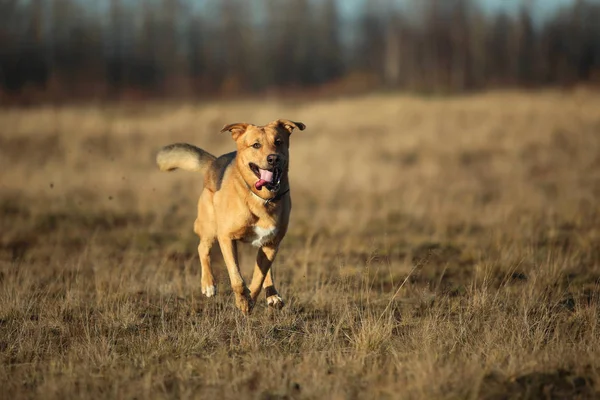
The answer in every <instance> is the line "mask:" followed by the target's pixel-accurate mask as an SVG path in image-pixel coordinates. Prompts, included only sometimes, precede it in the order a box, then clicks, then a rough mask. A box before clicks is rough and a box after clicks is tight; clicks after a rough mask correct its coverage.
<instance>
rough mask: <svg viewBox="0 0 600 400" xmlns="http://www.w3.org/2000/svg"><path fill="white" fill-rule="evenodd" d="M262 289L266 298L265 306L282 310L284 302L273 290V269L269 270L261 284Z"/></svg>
mask: <svg viewBox="0 0 600 400" xmlns="http://www.w3.org/2000/svg"><path fill="white" fill-rule="evenodd" d="M263 289H265V295H266V296H267V304H268V305H269V306H270V307H273V308H282V307H283V306H284V305H285V302H284V301H283V299H282V298H281V296H280V295H279V293H278V292H277V289H275V283H274V282H273V268H269V271H268V272H267V276H266V277H265V281H264V282H263Z"/></svg>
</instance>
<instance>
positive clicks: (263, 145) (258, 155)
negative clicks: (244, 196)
mask: <svg viewBox="0 0 600 400" xmlns="http://www.w3.org/2000/svg"><path fill="white" fill-rule="evenodd" d="M295 128H298V129H300V130H304V129H305V128H306V126H305V125H304V124H303V123H301V122H293V121H289V120H286V119H278V120H276V121H273V122H271V123H269V124H267V125H264V126H256V125H252V124H246V123H235V124H229V125H225V127H223V129H221V132H226V131H229V132H231V136H232V137H233V140H235V142H236V144H237V157H236V159H237V163H238V166H239V167H240V169H241V173H242V176H243V178H244V180H245V181H246V183H247V184H248V185H249V186H250V187H254V188H255V189H256V190H257V191H261V190H262V189H263V188H265V189H267V190H268V191H270V192H273V193H275V192H277V191H278V190H279V186H280V183H281V179H282V178H285V177H286V175H287V170H288V160H289V147H290V135H291V134H292V132H293V131H294V129H295Z"/></svg>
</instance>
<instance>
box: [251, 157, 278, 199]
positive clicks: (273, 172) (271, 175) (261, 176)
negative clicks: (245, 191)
mask: <svg viewBox="0 0 600 400" xmlns="http://www.w3.org/2000/svg"><path fill="white" fill-rule="evenodd" d="M249 167H250V169H251V170H252V172H254V175H256V177H257V178H258V180H257V181H256V183H255V184H254V187H255V188H256V190H261V189H262V188H263V186H264V187H266V188H267V189H268V190H270V191H271V192H274V191H276V190H278V189H279V183H280V181H281V168H279V167H275V168H273V169H270V170H269V169H261V168H259V167H258V165H256V164H254V163H250V164H249Z"/></svg>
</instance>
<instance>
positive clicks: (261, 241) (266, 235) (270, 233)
mask: <svg viewBox="0 0 600 400" xmlns="http://www.w3.org/2000/svg"><path fill="white" fill-rule="evenodd" d="M276 234H277V227H275V226H272V227H270V228H261V227H260V226H255V227H254V230H253V232H252V236H251V237H249V238H248V239H249V241H251V242H252V246H254V247H261V246H263V245H265V244H267V243H269V242H270V241H271V239H273V237H274V236H275V235H276Z"/></svg>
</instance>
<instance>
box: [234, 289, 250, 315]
mask: <svg viewBox="0 0 600 400" xmlns="http://www.w3.org/2000/svg"><path fill="white" fill-rule="evenodd" d="M235 306H236V307H237V308H238V309H239V310H240V311H241V312H243V313H244V314H245V315H248V314H250V313H251V312H252V309H253V308H254V301H253V300H252V298H251V297H250V294H249V293H247V292H244V293H235Z"/></svg>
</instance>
